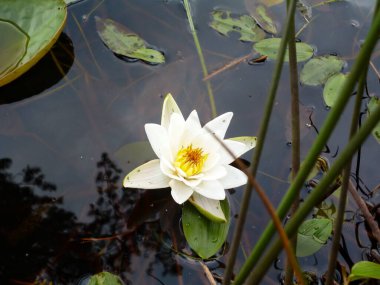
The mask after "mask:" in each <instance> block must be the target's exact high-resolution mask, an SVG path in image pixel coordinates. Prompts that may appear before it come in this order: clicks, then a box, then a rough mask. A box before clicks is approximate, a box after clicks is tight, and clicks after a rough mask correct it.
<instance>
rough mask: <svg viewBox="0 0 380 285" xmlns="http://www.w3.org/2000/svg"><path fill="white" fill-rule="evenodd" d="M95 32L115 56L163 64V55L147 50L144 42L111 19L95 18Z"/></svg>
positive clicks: (153, 50)
mask: <svg viewBox="0 0 380 285" xmlns="http://www.w3.org/2000/svg"><path fill="white" fill-rule="evenodd" d="M95 21H96V29H97V32H98V34H99V36H100V38H101V39H102V41H103V42H104V43H105V45H106V46H107V47H108V48H109V49H110V50H112V52H114V53H115V54H118V55H122V56H126V57H129V58H133V59H141V60H143V61H146V62H149V63H152V64H159V63H164V62H165V57H164V55H163V54H162V53H161V52H159V51H157V50H155V49H151V48H148V47H147V45H146V43H145V41H144V40H143V39H142V38H140V37H139V36H138V35H136V34H133V33H131V32H130V31H129V30H128V29H127V28H126V27H124V26H123V25H120V24H119V23H116V22H115V21H113V20H111V19H102V18H100V17H95Z"/></svg>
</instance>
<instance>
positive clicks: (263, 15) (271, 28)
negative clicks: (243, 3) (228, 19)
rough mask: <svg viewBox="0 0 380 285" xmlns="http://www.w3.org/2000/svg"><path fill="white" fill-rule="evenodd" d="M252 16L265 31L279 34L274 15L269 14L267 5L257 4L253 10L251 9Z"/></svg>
mask: <svg viewBox="0 0 380 285" xmlns="http://www.w3.org/2000/svg"><path fill="white" fill-rule="evenodd" d="M251 16H252V17H253V18H254V19H255V20H256V22H257V23H258V24H259V26H260V27H261V28H262V29H263V30H264V31H266V32H268V33H271V34H277V28H276V25H275V24H274V22H273V20H272V17H271V16H270V15H269V13H268V11H267V8H265V6H262V5H259V6H257V7H256V8H255V9H254V10H253V11H251Z"/></svg>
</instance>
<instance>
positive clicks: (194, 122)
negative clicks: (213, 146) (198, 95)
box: [186, 110, 201, 128]
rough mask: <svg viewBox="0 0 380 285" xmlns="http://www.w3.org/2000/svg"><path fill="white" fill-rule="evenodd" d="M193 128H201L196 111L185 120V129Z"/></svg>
mask: <svg viewBox="0 0 380 285" xmlns="http://www.w3.org/2000/svg"><path fill="white" fill-rule="evenodd" d="M188 126H194V127H196V128H201V123H200V121H199V117H198V113H197V111H196V110H193V111H192V112H191V113H190V115H189V117H187V119H186V127H188Z"/></svg>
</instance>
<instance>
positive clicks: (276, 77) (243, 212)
mask: <svg viewBox="0 0 380 285" xmlns="http://www.w3.org/2000/svg"><path fill="white" fill-rule="evenodd" d="M295 7H296V0H290V3H289V10H288V15H287V20H286V24H285V30H284V36H283V38H282V40H281V44H280V47H279V51H278V55H277V60H276V67H275V71H274V74H273V77H272V84H271V87H270V90H269V95H268V99H267V102H266V105H265V109H264V117H263V120H262V121H261V125H260V130H259V134H258V141H257V145H256V150H255V154H254V156H253V158H252V171H251V174H252V176H253V177H256V173H257V169H258V165H259V161H260V157H261V153H262V150H263V147H264V141H265V137H266V133H267V130H268V125H269V120H270V117H271V114H272V109H273V105H274V100H275V98H276V92H277V88H278V83H279V81H280V77H281V71H282V66H283V64H284V57H285V52H286V47H287V44H288V41H289V31H290V27H291V23H292V21H291V19H292V18H293V17H294V11H295ZM251 193H252V184H251V183H249V182H248V184H247V186H246V188H245V191H244V194H243V199H242V204H241V207H240V213H239V219H238V221H237V225H236V228H235V231H234V237H233V240H232V244H231V249H230V254H229V258H228V261H227V266H226V270H225V273H224V278H223V285H227V284H230V280H231V277H232V271H233V267H234V264H235V260H236V255H237V252H238V248H239V244H240V240H241V235H242V232H243V228H244V223H245V218H246V216H247V211H248V206H249V201H250V199H251Z"/></svg>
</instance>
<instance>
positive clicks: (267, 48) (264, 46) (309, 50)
mask: <svg viewBox="0 0 380 285" xmlns="http://www.w3.org/2000/svg"><path fill="white" fill-rule="evenodd" d="M280 43H281V38H268V39H264V40H261V41H259V42H257V43H256V44H254V46H253V48H254V49H255V50H256V51H257V52H258V53H260V54H261V55H266V56H267V57H269V58H270V59H277V54H278V49H279V47H280ZM296 48H297V62H301V61H305V60H308V59H309V58H311V57H312V56H313V53H314V49H313V47H312V46H310V45H309V44H307V43H302V42H297V43H296ZM284 60H285V61H289V55H288V50H286V54H285V59H284Z"/></svg>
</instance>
